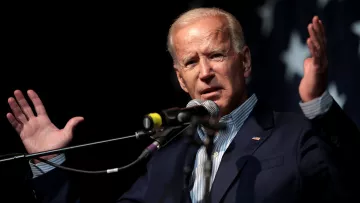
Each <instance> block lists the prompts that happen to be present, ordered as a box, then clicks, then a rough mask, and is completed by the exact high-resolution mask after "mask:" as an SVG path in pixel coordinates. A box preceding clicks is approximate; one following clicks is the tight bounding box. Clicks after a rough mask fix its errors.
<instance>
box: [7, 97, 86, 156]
mask: <svg viewBox="0 0 360 203" xmlns="http://www.w3.org/2000/svg"><path fill="white" fill-rule="evenodd" d="M14 94H15V98H16V99H15V98H12V97H11V98H9V100H8V102H9V105H10V108H11V110H12V113H8V114H7V115H6V116H7V118H8V120H9V122H10V124H11V125H12V126H13V128H14V129H15V130H16V132H17V133H18V134H19V135H20V137H21V140H22V142H23V144H24V147H25V148H26V150H27V152H28V153H37V152H42V151H48V150H54V149H59V148H62V147H64V146H65V145H66V144H68V143H69V142H70V141H71V139H72V131H73V128H74V127H75V126H76V125H77V124H78V123H79V122H81V121H82V120H83V118H82V117H74V118H72V119H70V120H69V121H68V122H67V124H66V125H65V127H64V128H63V129H61V130H60V129H58V128H57V127H56V126H55V125H54V124H53V123H52V122H51V121H50V119H49V117H48V115H47V113H46V110H45V107H44V105H43V104H42V102H41V100H40V98H39V96H38V95H37V94H36V93H35V92H34V91H32V90H29V91H28V95H29V97H30V99H31V101H32V102H33V104H34V107H35V110H36V114H35V113H34V112H33V111H32V109H31V107H30V105H29V104H28V102H27V101H26V99H25V97H24V95H23V94H22V92H21V91H19V90H16V91H15V92H14Z"/></svg>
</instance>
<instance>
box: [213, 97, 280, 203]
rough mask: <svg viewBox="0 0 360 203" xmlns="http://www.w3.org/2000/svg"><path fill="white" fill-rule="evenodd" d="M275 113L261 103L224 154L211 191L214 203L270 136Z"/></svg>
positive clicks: (221, 196)
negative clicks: (247, 157)
mask: <svg viewBox="0 0 360 203" xmlns="http://www.w3.org/2000/svg"><path fill="white" fill-rule="evenodd" d="M272 127H273V113H272V111H271V110H270V109H269V108H267V107H266V106H265V105H264V104H263V103H260V101H259V102H258V103H257V105H256V106H255V108H254V110H253V112H252V113H251V114H250V115H249V118H248V119H247V120H246V121H245V123H244V124H243V126H242V127H241V129H240V130H239V132H238V133H237V135H236V136H235V138H234V140H233V141H232V143H231V144H230V145H229V147H228V149H227V150H226V152H225V153H224V155H223V157H222V160H221V163H220V166H219V169H218V171H217V174H216V176H215V180H214V182H213V186H212V189H211V191H212V192H211V199H212V201H211V202H212V203H218V202H220V200H221V199H222V198H223V196H224V195H225V193H226V191H227V190H228V188H229V187H230V186H231V183H232V182H233V181H234V179H235V178H236V176H237V175H238V174H239V172H240V171H241V169H242V168H243V167H244V166H245V165H246V163H247V159H246V158H242V159H241V157H245V156H246V155H251V154H253V153H254V152H255V151H256V149H258V147H260V145H261V144H262V143H263V142H264V141H265V140H266V139H267V138H268V137H269V136H270V134H271V129H272Z"/></svg>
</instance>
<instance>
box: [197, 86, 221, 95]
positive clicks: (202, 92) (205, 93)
mask: <svg viewBox="0 0 360 203" xmlns="http://www.w3.org/2000/svg"><path fill="white" fill-rule="evenodd" d="M220 89H221V88H220V87H210V88H206V89H204V90H202V91H200V94H201V95H208V94H211V93H216V92H218V91H219V90H220Z"/></svg>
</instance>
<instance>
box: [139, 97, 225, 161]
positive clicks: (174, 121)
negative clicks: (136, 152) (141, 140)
mask: <svg viewBox="0 0 360 203" xmlns="http://www.w3.org/2000/svg"><path fill="white" fill-rule="evenodd" d="M219 111H220V110H219V107H218V106H217V104H216V103H215V102H213V101H211V100H206V101H202V100H199V99H193V100H191V101H190V102H189V103H188V104H187V105H186V108H177V107H175V108H171V109H167V110H164V111H162V112H161V113H151V114H148V115H146V116H145V118H144V127H145V128H146V129H151V128H160V127H163V126H167V128H164V129H163V131H159V132H160V133H159V134H158V135H154V136H151V137H152V138H153V139H154V140H155V141H154V142H153V143H151V144H150V145H149V146H148V147H146V148H145V150H144V151H143V152H142V153H141V155H140V156H139V158H140V159H143V158H146V157H148V156H149V155H150V154H152V153H153V152H155V151H156V150H158V149H160V148H161V147H164V146H165V145H166V144H167V143H169V142H170V141H171V140H173V139H175V138H176V137H177V136H178V135H180V134H182V132H184V131H185V132H186V131H189V128H190V129H191V128H193V126H192V125H188V126H186V127H185V128H184V125H182V124H185V123H188V122H191V121H192V120H191V119H192V117H193V116H200V117H208V118H209V120H210V119H211V118H217V117H218V115H219ZM167 112H169V113H171V114H166V113H167ZM163 118H164V119H163ZM163 120H164V121H165V122H163ZM195 120H196V122H197V123H199V124H200V123H201V124H205V123H206V122H199V120H198V119H195ZM207 126H208V125H207ZM179 129H180V131H179Z"/></svg>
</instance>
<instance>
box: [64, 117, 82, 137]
mask: <svg viewBox="0 0 360 203" xmlns="http://www.w3.org/2000/svg"><path fill="white" fill-rule="evenodd" d="M83 120H84V118H83V117H74V118H72V119H70V120H69V121H68V122H67V123H66V125H65V127H64V130H65V131H66V133H67V134H68V135H70V134H71V133H72V132H73V129H74V127H75V126H76V125H77V124H79V123H80V122H81V121H83Z"/></svg>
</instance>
